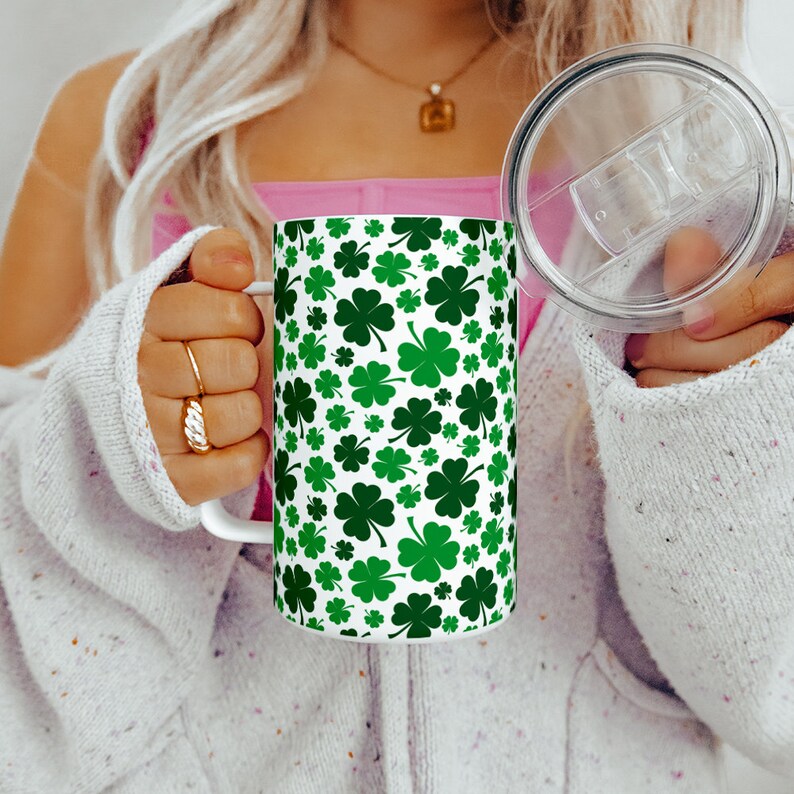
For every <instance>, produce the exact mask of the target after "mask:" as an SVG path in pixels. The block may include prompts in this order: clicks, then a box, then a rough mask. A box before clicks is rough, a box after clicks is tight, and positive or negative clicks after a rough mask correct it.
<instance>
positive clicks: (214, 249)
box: [189, 228, 254, 290]
mask: <svg viewBox="0 0 794 794" xmlns="http://www.w3.org/2000/svg"><path fill="white" fill-rule="evenodd" d="M189 270H190V274H191V276H192V277H193V279H194V281H198V282H200V283H202V284H206V285H207V286H210V287H217V288H219V289H228V290H241V289H244V288H245V287H247V286H248V285H249V284H250V283H251V282H252V281H253V280H254V259H253V257H252V256H251V250H250V248H249V247H248V243H247V242H246V241H245V238H244V237H243V236H242V234H240V232H238V231H237V230H236V229H230V228H223V229H215V230H214V231H211V232H209V233H208V234H206V235H204V237H202V238H201V240H199V241H198V243H196V246H195V248H194V249H193V253H192V254H191V255H190V260H189Z"/></svg>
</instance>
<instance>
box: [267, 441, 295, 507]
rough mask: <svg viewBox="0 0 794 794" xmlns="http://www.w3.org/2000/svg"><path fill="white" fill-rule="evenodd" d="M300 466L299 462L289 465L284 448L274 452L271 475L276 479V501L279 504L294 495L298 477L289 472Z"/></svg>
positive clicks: (287, 455)
mask: <svg viewBox="0 0 794 794" xmlns="http://www.w3.org/2000/svg"><path fill="white" fill-rule="evenodd" d="M300 467H301V464H300V463H299V462H298V463H293V464H292V465H290V459H289V453H288V452H287V451H286V450H285V449H280V450H278V452H276V455H275V457H274V460H273V477H274V479H275V481H276V501H277V502H278V503H279V504H282V505H283V504H286V502H287V500H289V499H292V498H293V497H294V496H295V489H296V488H297V487H298V478H297V477H296V476H295V475H294V474H290V472H291V471H292V470H293V469H299V468H300Z"/></svg>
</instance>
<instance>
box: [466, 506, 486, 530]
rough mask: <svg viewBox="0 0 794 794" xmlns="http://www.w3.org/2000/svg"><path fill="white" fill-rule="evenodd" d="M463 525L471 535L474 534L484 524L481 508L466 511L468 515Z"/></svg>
mask: <svg viewBox="0 0 794 794" xmlns="http://www.w3.org/2000/svg"><path fill="white" fill-rule="evenodd" d="M463 526H464V527H465V528H466V532H468V533H469V534H470V535H473V534H474V533H475V532H477V530H478V529H479V528H480V527H481V526H482V516H481V515H480V512H479V510H470V511H469V512H468V513H466V517H465V518H464V519H463Z"/></svg>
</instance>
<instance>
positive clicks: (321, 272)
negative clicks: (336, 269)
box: [303, 265, 336, 301]
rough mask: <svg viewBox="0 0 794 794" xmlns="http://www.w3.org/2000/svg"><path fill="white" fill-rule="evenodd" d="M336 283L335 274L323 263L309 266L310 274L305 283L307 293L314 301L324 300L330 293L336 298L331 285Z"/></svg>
mask: <svg viewBox="0 0 794 794" xmlns="http://www.w3.org/2000/svg"><path fill="white" fill-rule="evenodd" d="M335 285H336V279H335V278H334V274H333V273H332V272H331V271H330V270H326V269H325V268H324V267H322V266H321V265H316V266H315V267H310V268H309V275H308V276H307V277H306V281H305V283H304V285H303V287H304V289H305V290H306V294H307V295H309V296H311V299H312V300H314V301H324V300H325V299H326V298H327V297H328V296H329V295H330V296H331V297H332V298H333V299H334V300H336V295H334V293H333V292H332V291H331V287H333V286H335Z"/></svg>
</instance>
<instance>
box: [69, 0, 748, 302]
mask: <svg viewBox="0 0 794 794" xmlns="http://www.w3.org/2000/svg"><path fill="white" fill-rule="evenodd" d="M483 2H484V3H485V4H486V7H487V9H488V13H489V17H490V20H491V23H492V25H493V26H494V28H495V29H496V30H497V31H498V32H499V33H500V34H501V35H502V36H504V37H505V38H506V39H507V40H508V41H509V42H510V44H511V46H512V48H513V49H515V50H518V51H520V52H521V53H523V54H524V55H525V56H526V69H527V77H528V81H529V82H528V84H529V85H541V84H542V83H543V82H545V81H547V80H549V79H551V78H552V77H553V76H555V75H556V74H558V73H559V72H560V71H561V70H562V69H564V68H565V67H566V66H568V65H570V64H571V63H573V62H575V61H576V60H578V59H579V58H581V57H584V56H585V55H587V54H590V53H593V52H597V51H598V50H601V49H604V48H606V47H610V46H613V45H616V44H620V43H626V42H641V41H660V42H668V43H676V44H689V45H692V46H696V47H699V48H700V49H703V50H706V51H708V52H711V53H713V54H715V55H717V56H719V57H722V58H724V59H726V60H729V61H731V60H735V54H736V52H737V50H736V49H735V46H736V43H737V41H738V38H739V37H738V32H739V29H740V15H741V5H742V0H526V2H521V0H518V1H517V0H483ZM333 11H334V2H333V0H186V2H183V3H182V4H181V6H180V8H179V9H178V11H177V12H176V13H175V14H174V15H173V16H172V18H171V20H170V22H168V23H167V24H166V25H165V26H164V28H163V30H162V32H161V33H160V35H159V36H158V37H157V38H156V39H155V40H154V41H152V42H151V43H150V44H149V45H148V46H146V47H145V48H143V50H142V51H141V52H140V53H139V54H138V56H137V57H136V58H135V59H134V61H133V62H132V63H131V64H130V65H129V67H128V68H127V69H126V70H125V72H124V74H123V75H122V76H121V78H120V79H119V81H118V82H117V84H116V86H115V87H114V89H113V92H112V94H111V97H110V101H109V104H108V108H107V113H106V117H105V126H104V137H103V142H102V146H101V148H100V150H99V152H98V153H97V156H96V158H95V161H94V163H93V166H92V171H91V176H90V181H89V188H88V196H87V213H86V237H85V239H86V241H87V242H86V245H87V251H86V254H87V258H88V262H89V269H90V272H91V274H92V277H93V285H94V291H95V294H96V295H98V294H101V293H102V292H103V291H104V290H106V289H107V288H109V287H110V286H112V285H113V284H115V283H116V282H118V281H120V280H122V279H124V278H126V277H127V276H129V275H130V274H131V273H134V272H135V271H137V270H139V269H141V268H142V267H144V266H145V265H146V263H147V262H148V261H149V259H150V240H151V221H152V216H153V214H154V212H156V211H157V210H158V207H159V204H160V199H161V196H162V195H163V193H164V192H165V191H166V190H167V191H168V192H169V193H170V195H171V196H172V198H173V200H174V203H175V205H176V206H178V208H179V212H180V213H181V214H183V215H184V216H185V217H186V218H187V219H188V220H189V221H190V223H191V224H192V225H194V226H196V225H199V224H201V223H214V224H223V225H228V226H233V227H236V228H238V229H240V231H241V232H242V233H243V234H244V235H245V236H246V238H247V239H248V240H249V242H250V244H251V245H252V250H253V252H254V257H255V260H256V262H257V268H258V270H259V272H260V274H261V275H265V274H266V273H267V272H268V271H269V269H270V268H269V263H270V242H271V240H270V230H271V226H272V220H273V219H272V217H271V215H270V213H269V212H268V209H267V207H265V206H263V204H262V202H261V200H260V199H259V198H258V197H257V196H256V194H255V193H254V191H253V188H252V186H251V184H250V180H249V178H248V174H247V172H246V164H245V163H244V162H239V161H238V160H239V159H240V158H238V157H237V156H236V151H237V150H236V140H237V138H236V133H237V127H238V125H239V124H241V123H242V122H245V121H247V120H249V119H252V118H255V117H257V116H260V115H262V114H264V113H268V112H270V111H272V110H274V109H275V108H278V107H279V106H281V105H284V104H285V103H287V102H289V101H290V100H291V99H292V98H293V97H295V96H297V95H298V94H300V93H301V92H302V91H303V90H304V89H305V87H306V86H307V84H308V83H309V82H310V81H311V80H312V78H313V77H314V75H316V74H317V72H318V71H319V70H320V69H321V68H322V65H323V62H324V60H325V57H326V53H327V50H328V38H329V25H330V23H331V15H332V14H333ZM151 120H154V121H155V125H156V126H155V129H154V134H153V137H152V138H151V140H150V142H149V145H148V146H147V148H146V151H145V154H144V156H143V157H142V158H141V159H140V162H138V158H139V154H140V141H141V137H142V135H144V133H145V131H146V129H147V126H148V125H149V123H150V122H151Z"/></svg>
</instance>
